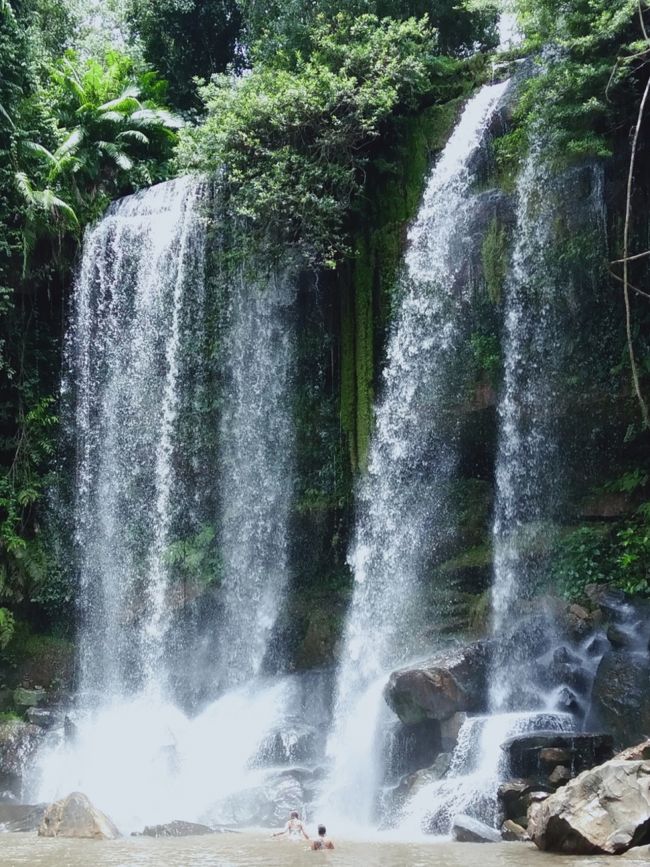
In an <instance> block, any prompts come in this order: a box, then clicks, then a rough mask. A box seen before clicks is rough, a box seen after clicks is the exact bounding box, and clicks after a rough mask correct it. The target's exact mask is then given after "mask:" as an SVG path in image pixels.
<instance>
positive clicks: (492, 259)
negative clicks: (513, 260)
mask: <svg viewBox="0 0 650 867" xmlns="http://www.w3.org/2000/svg"><path fill="white" fill-rule="evenodd" d="M481 262H482V263H483V278H484V279H485V287H486V289H487V293H488V295H489V297H490V300H491V301H492V303H493V304H499V302H500V301H501V296H502V295H503V287H504V284H505V279H506V274H507V273H508V235H507V232H506V230H505V228H504V227H503V226H502V225H501V224H500V223H499V220H498V219H497V218H496V217H495V218H494V219H493V220H492V222H491V223H490V225H489V227H488V230H487V232H486V233H485V238H484V239H483V244H482V246H481Z"/></svg>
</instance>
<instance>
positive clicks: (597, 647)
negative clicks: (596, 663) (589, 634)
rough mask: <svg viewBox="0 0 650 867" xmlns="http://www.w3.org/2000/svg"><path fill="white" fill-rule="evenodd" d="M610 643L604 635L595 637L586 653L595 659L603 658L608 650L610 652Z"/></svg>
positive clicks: (588, 643) (586, 648)
mask: <svg viewBox="0 0 650 867" xmlns="http://www.w3.org/2000/svg"><path fill="white" fill-rule="evenodd" d="M610 649H611V648H610V644H609V641H608V640H607V639H606V638H605V636H604V635H594V636H593V638H591V639H590V640H589V641H588V642H587V645H586V647H585V653H586V655H587V656H589V657H591V658H592V659H595V658H597V657H599V656H602V655H603V654H604V653H606V652H607V651H608V650H610Z"/></svg>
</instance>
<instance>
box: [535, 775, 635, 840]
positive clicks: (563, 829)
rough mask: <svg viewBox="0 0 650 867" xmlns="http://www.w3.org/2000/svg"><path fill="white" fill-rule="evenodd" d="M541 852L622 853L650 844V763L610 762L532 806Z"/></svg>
mask: <svg viewBox="0 0 650 867" xmlns="http://www.w3.org/2000/svg"><path fill="white" fill-rule="evenodd" d="M528 833H529V834H530V836H531V838H532V840H533V842H534V843H535V844H536V845H537V846H538V848H540V849H545V850H548V851H551V852H562V853H564V854H567V855H593V854H609V855H618V854H620V853H621V852H626V851H627V850H628V849H631V848H632V847H633V846H640V845H643V844H644V843H648V842H650V762H645V761H629V760H625V759H612V760H611V761H609V762H605V764H603V765H600V766H599V767H597V768H593V769H592V770H590V771H585V772H584V773H582V774H580V776H579V777H576V779H575V780H572V781H571V782H570V783H568V784H567V785H566V786H564V787H563V788H561V789H559V790H558V791H557V792H556V793H555V794H553V795H550V796H549V797H548V798H546V799H545V800H544V801H542V802H541V803H538V804H535V805H534V807H533V808H531V813H530V821H529V824H528Z"/></svg>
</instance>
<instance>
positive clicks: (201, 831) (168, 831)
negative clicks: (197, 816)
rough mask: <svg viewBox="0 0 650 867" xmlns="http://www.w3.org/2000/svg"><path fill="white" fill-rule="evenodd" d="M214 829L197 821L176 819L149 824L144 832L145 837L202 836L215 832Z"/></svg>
mask: <svg viewBox="0 0 650 867" xmlns="http://www.w3.org/2000/svg"><path fill="white" fill-rule="evenodd" d="M214 833H215V832H214V830H213V829H212V828H209V827H208V826H207V825H200V824H198V823H197V822H184V821H182V820H181V819H174V821H173V822H167V823H166V824H164V825H147V827H146V828H145V829H144V831H143V832H142V836H143V837H200V836H205V835H206V834H214Z"/></svg>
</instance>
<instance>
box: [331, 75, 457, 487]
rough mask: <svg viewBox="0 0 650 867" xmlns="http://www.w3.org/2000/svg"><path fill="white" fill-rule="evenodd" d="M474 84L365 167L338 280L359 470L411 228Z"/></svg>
mask: <svg viewBox="0 0 650 867" xmlns="http://www.w3.org/2000/svg"><path fill="white" fill-rule="evenodd" d="M472 83H473V78H471V76H468V77H467V78H466V79H462V80H460V81H459V83H458V86H457V88H456V95H455V96H454V98H452V99H450V100H449V101H448V102H446V103H444V104H442V105H432V106H429V107H427V108H425V109H424V110H423V111H422V112H420V113H418V114H417V115H409V116H404V117H402V118H399V119H397V120H396V121H395V123H394V124H393V129H392V131H391V135H390V137H389V139H388V140H387V141H386V142H385V144H384V145H383V147H382V151H381V153H380V154H379V153H378V154H376V155H375V158H374V159H373V160H372V161H371V163H370V164H369V166H368V170H367V179H366V183H365V187H364V190H365V193H364V198H363V202H362V203H361V205H360V206H359V207H358V208H357V210H356V211H355V213H354V215H353V219H352V226H351V235H352V238H353V250H354V255H353V258H352V261H351V263H350V264H349V265H347V266H346V267H345V268H344V269H342V270H341V271H340V272H339V277H340V291H341V305H340V310H341V326H340V327H341V331H340V380H341V393H340V415H341V428H342V430H343V431H344V432H345V434H346V437H347V440H348V445H349V453H350V463H351V466H352V469H353V471H354V472H358V471H363V469H364V468H365V466H366V462H367V457H368V448H369V444H370V437H371V432H372V425H373V398H374V391H375V378H376V375H377V372H378V370H379V368H380V367H381V358H382V355H383V349H384V344H385V337H386V334H387V331H388V328H389V325H390V322H391V320H392V315H393V308H394V299H395V295H396V287H397V285H398V281H399V274H400V268H401V262H402V254H403V250H404V244H405V232H406V225H407V224H408V222H409V220H411V219H413V217H414V216H415V214H416V212H417V209H418V207H419V205H420V202H421V200H422V192H423V189H424V185H425V182H426V177H427V174H428V171H429V168H430V166H431V162H432V157H433V155H434V154H435V153H436V152H437V151H439V150H440V149H441V148H442V147H443V146H444V144H445V142H446V141H447V139H448V137H449V134H450V132H451V130H452V129H453V126H454V123H455V122H456V119H457V117H458V114H459V112H460V110H461V107H462V104H463V101H464V98H465V96H466V95H467V92H468V91H469V89H470V88H471V85H472ZM459 91H461V92H462V95H460V96H459V95H457V94H458V92H459Z"/></svg>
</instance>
